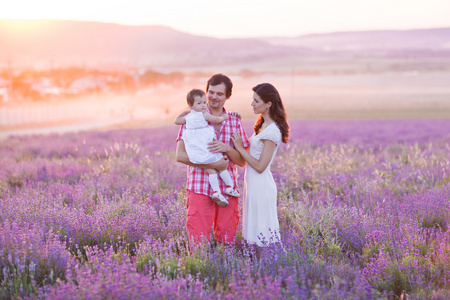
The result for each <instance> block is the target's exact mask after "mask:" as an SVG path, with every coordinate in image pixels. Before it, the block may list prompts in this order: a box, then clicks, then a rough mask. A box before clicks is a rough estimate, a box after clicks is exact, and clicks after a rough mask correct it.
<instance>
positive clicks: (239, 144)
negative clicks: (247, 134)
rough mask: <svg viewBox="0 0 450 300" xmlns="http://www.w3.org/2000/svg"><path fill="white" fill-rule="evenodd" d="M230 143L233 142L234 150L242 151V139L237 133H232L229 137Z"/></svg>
mask: <svg viewBox="0 0 450 300" xmlns="http://www.w3.org/2000/svg"><path fill="white" fill-rule="evenodd" d="M231 141H232V142H233V144H234V147H235V148H236V149H244V145H243V143H242V138H241V135H240V134H239V133H237V132H235V133H233V134H232V135H231Z"/></svg>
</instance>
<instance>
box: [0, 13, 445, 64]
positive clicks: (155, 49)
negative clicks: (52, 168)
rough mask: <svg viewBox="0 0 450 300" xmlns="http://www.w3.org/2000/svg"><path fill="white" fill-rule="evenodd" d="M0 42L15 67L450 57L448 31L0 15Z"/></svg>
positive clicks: (2, 57)
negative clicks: (201, 29)
mask: <svg viewBox="0 0 450 300" xmlns="http://www.w3.org/2000/svg"><path fill="white" fill-rule="evenodd" d="M0 45H1V49H0V60H1V61H2V62H5V61H7V60H12V61H13V62H14V64H15V65H16V66H26V65H32V64H38V63H46V64H57V65H89V66H96V65H102V66H105V65H109V66H115V65H126V66H129V65H139V66H155V67H174V66H177V67H190V66H208V65H228V64H239V63H242V62H246V63H249V62H250V63H251V62H261V61H270V60H274V59H279V58H280V57H283V58H289V57H299V56H330V55H341V54H342V53H344V54H346V53H355V52H357V53H358V54H359V55H364V54H367V55H373V54H376V55H408V54H413V55H418V54H419V55H422V56H436V55H439V56H442V55H443V56H450V28H438V29H418V30H405V31H365V32H364V31H363V32H336V33H328V34H315V35H304V36H299V37H295V38H280V37H277V38H239V39H218V38H213V37H206V36H197V35H192V34H188V33H185V32H181V31H177V30H174V29H172V28H170V27H165V26H157V25H148V26H125V25H118V24H110V23H98V22H82V21H49V20H47V21H7V20H0Z"/></svg>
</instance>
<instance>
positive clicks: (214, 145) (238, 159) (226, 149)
mask: <svg viewBox="0 0 450 300" xmlns="http://www.w3.org/2000/svg"><path fill="white" fill-rule="evenodd" d="M208 149H209V151H211V152H213V153H220V152H223V153H226V154H227V156H228V158H229V159H230V160H231V161H232V162H233V163H235V164H236V165H238V166H239V167H243V166H245V159H243V158H242V156H241V154H240V153H239V152H238V151H237V150H236V149H234V148H233V147H231V146H230V145H227V144H225V143H223V142H221V141H218V140H215V141H212V142H211V143H209V144H208ZM245 149H247V150H248V148H245Z"/></svg>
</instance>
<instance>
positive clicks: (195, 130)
mask: <svg viewBox="0 0 450 300" xmlns="http://www.w3.org/2000/svg"><path fill="white" fill-rule="evenodd" d="M185 119H186V129H187V130H185V131H184V133H183V136H182V139H183V140H184V145H185V148H186V153H187V155H188V157H189V160H190V162H192V163H194V164H210V163H214V162H217V161H219V160H220V159H221V158H222V157H223V154H222V153H211V152H209V150H208V148H207V147H208V143H210V142H212V141H213V139H214V138H215V137H216V134H215V132H214V127H213V126H211V125H209V124H208V121H206V120H205V117H204V116H203V113H202V112H198V111H195V110H191V112H190V113H189V114H187V115H186V116H185Z"/></svg>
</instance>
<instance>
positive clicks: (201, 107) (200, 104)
mask: <svg viewBox="0 0 450 300" xmlns="http://www.w3.org/2000/svg"><path fill="white" fill-rule="evenodd" d="M206 108H207V104H206V96H204V95H203V96H201V97H200V96H195V97H194V105H192V107H191V109H192V110H195V111H199V112H205V111H206Z"/></svg>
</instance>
